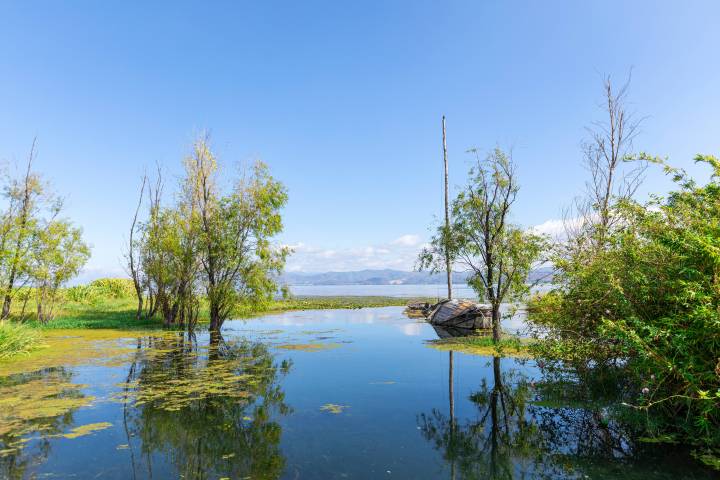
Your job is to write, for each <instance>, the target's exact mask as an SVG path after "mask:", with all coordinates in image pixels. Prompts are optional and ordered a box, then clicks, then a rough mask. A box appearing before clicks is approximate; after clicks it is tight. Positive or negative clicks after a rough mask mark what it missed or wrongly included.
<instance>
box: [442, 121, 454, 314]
mask: <svg viewBox="0 0 720 480" xmlns="http://www.w3.org/2000/svg"><path fill="white" fill-rule="evenodd" d="M442 140H443V162H444V164H445V271H446V272H447V289H448V293H447V298H448V300H452V267H451V266H450V206H449V203H450V201H449V199H448V158H447V142H446V140H445V115H443V117H442Z"/></svg>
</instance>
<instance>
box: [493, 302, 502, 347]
mask: <svg viewBox="0 0 720 480" xmlns="http://www.w3.org/2000/svg"><path fill="white" fill-rule="evenodd" d="M492 328H493V343H498V342H499V341H500V337H501V335H502V329H501V325H500V304H499V303H497V302H493V304H492Z"/></svg>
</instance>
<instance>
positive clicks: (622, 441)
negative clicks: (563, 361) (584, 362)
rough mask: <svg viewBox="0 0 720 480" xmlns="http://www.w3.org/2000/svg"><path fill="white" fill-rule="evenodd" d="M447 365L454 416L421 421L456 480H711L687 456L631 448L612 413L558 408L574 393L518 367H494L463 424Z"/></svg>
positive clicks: (495, 361) (497, 362) (439, 412)
mask: <svg viewBox="0 0 720 480" xmlns="http://www.w3.org/2000/svg"><path fill="white" fill-rule="evenodd" d="M449 360H450V363H449V366H450V392H449V393H450V397H449V408H447V410H446V409H444V408H436V409H433V410H432V411H431V412H430V413H421V414H420V415H418V417H417V421H418V427H419V428H420V431H421V433H422V435H423V437H424V438H425V439H426V440H427V441H428V442H430V444H431V445H432V446H433V447H434V448H435V449H436V450H437V451H439V452H440V453H441V455H442V456H443V459H444V460H445V462H446V464H447V465H448V466H449V470H450V473H449V477H450V478H451V479H453V480H454V479H455V478H460V479H502V480H506V479H515V478H541V479H557V478H565V479H581V478H637V479H641V478H649V477H653V478H668V479H670V478H712V477H711V476H710V473H709V472H703V471H700V470H698V469H697V468H695V467H693V466H692V465H691V462H689V461H688V458H689V455H688V454H687V452H680V453H679V454H678V455H676V456H673V455H669V456H668V455H665V454H664V452H663V451H662V450H660V449H658V446H657V445H645V444H642V443H637V442H633V441H632V439H633V438H637V432H635V431H633V430H632V428H631V427H630V426H629V425H628V424H626V423H623V422H621V421H620V419H619V418H617V417H614V416H613V414H612V413H611V412H610V411H609V410H608V408H605V407H600V406H597V405H585V406H581V405H578V404H575V405H571V406H568V405H561V404H558V402H559V399H560V398H563V397H564V396H565V393H566V392H564V390H565V389H567V388H568V387H569V385H568V384H567V383H560V384H550V383H547V382H546V383H542V384H540V385H537V386H536V385H535V382H533V381H532V380H531V377H529V376H527V375H526V374H525V373H523V372H522V370H521V369H520V368H516V365H517V363H516V361H515V360H513V359H501V358H500V357H494V358H492V360H490V363H491V364H492V378H490V379H486V378H483V379H482V380H481V382H480V386H479V388H478V389H477V390H475V391H474V392H473V393H472V394H471V395H470V396H469V398H468V400H469V401H470V402H471V403H472V405H473V406H474V410H475V414H474V415H472V416H471V417H468V418H465V419H463V420H460V421H458V420H457V419H456V418H455V401H454V398H453V376H452V375H453V371H452V370H453V357H452V353H451V354H450V359H449ZM501 362H507V363H510V364H511V365H512V366H510V367H506V368H501ZM490 381H491V382H492V383H490ZM561 390H563V391H561ZM444 411H448V412H449V413H448V414H447V415H446V414H445V413H443V412H444Z"/></svg>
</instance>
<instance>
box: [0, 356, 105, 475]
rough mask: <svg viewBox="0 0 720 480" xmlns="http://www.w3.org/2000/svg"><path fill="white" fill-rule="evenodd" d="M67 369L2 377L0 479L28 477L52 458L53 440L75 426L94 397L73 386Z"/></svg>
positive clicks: (0, 380)
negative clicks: (78, 412) (75, 417)
mask: <svg viewBox="0 0 720 480" xmlns="http://www.w3.org/2000/svg"><path fill="white" fill-rule="evenodd" d="M71 378H72V374H71V372H70V371H68V370H67V369H65V368H60V367H57V368H45V369H41V370H38V371H36V372H32V373H23V374H16V375H10V376H6V377H0V478H7V479H16V478H17V479H19V478H25V477H26V476H27V472H28V471H29V470H31V469H32V468H33V467H34V466H36V465H39V464H41V463H43V462H44V461H45V460H46V459H47V458H48V456H49V455H50V450H51V438H54V437H57V436H59V435H61V434H62V433H63V432H64V431H66V430H67V429H68V427H69V426H70V425H72V424H73V421H74V420H73V413H74V412H75V410H77V409H78V408H79V407H81V406H83V405H86V404H88V403H89V402H90V401H91V400H92V397H87V396H85V395H83V394H82V393H81V392H80V388H81V387H82V385H75V384H73V383H71V381H70V380H71Z"/></svg>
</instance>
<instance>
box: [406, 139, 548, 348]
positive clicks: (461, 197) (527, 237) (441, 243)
mask: <svg viewBox="0 0 720 480" xmlns="http://www.w3.org/2000/svg"><path fill="white" fill-rule="evenodd" d="M473 152H474V153H476V152H475V151H474V150H473ZM518 190H519V187H518V184H517V179H516V175H515V167H514V165H513V163H512V159H511V157H510V156H509V155H508V154H506V153H505V152H503V151H502V150H500V149H499V148H496V149H495V150H493V151H492V152H491V153H490V154H489V155H488V156H487V158H486V159H485V160H481V159H480V158H479V157H477V162H476V164H475V166H473V167H472V168H471V169H470V172H469V174H468V183H467V186H466V187H465V189H464V190H463V191H461V192H460V193H459V194H458V195H457V197H456V198H455V200H454V201H453V203H452V221H451V225H450V230H449V231H447V230H446V229H445V227H441V228H439V229H438V232H437V234H436V235H435V236H434V237H433V238H432V240H431V242H430V247H428V248H426V249H424V250H423V251H422V252H421V254H420V257H419V264H420V268H430V269H431V270H432V271H439V270H442V269H444V268H445V258H446V255H449V257H450V258H451V260H452V263H454V264H457V265H459V266H462V267H465V268H466V269H468V270H469V271H470V273H471V276H470V278H469V280H468V283H469V284H470V286H472V287H473V289H474V290H475V291H476V292H477V294H478V297H479V298H480V299H481V300H483V301H486V302H488V303H490V304H491V305H492V307H493V337H494V339H495V341H496V342H497V341H499V340H500V315H499V311H500V304H501V303H503V302H507V301H512V300H518V299H521V298H523V297H524V296H525V295H527V293H528V292H529V289H530V285H528V283H527V279H528V274H529V273H530V269H531V267H532V266H533V264H534V263H535V262H537V261H538V260H539V258H540V256H541V254H542V253H543V251H544V250H545V249H546V248H547V240H546V239H545V238H544V237H543V236H540V235H536V234H534V233H532V232H529V231H525V230H523V229H521V228H520V227H518V226H515V225H513V224H512V223H510V213H511V208H512V205H513V204H514V202H515V199H516V197H517V193H518Z"/></svg>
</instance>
